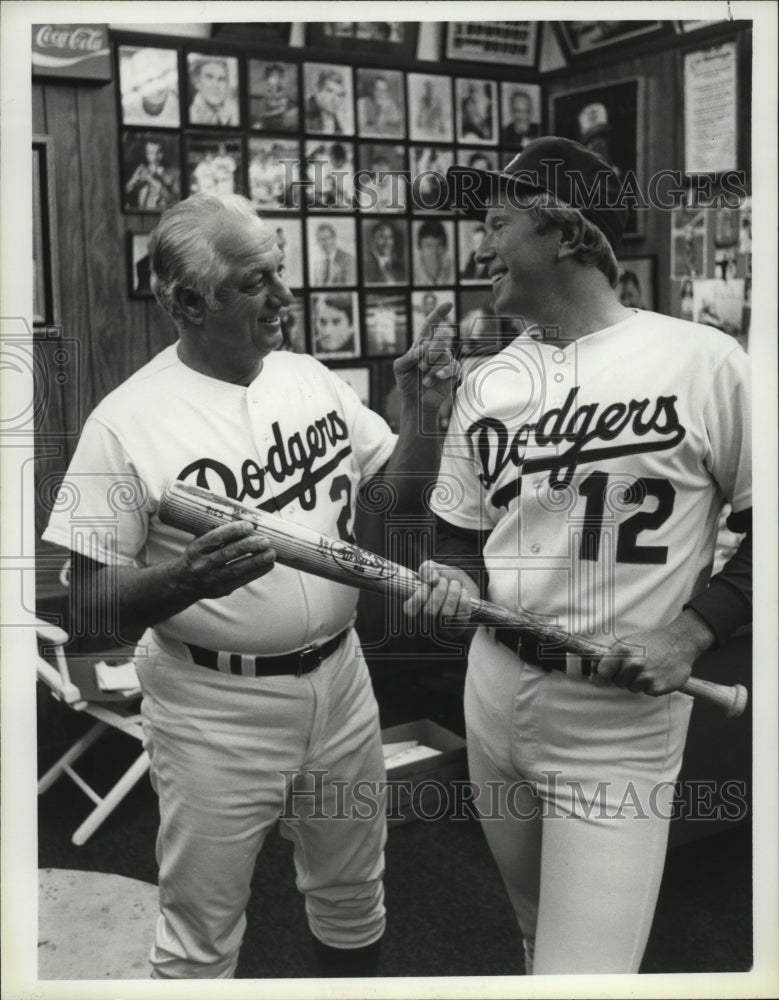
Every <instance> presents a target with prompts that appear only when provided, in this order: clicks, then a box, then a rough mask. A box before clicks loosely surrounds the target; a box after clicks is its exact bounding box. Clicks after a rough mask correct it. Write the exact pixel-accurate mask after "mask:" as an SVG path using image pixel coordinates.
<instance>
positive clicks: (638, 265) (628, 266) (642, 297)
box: [616, 256, 657, 312]
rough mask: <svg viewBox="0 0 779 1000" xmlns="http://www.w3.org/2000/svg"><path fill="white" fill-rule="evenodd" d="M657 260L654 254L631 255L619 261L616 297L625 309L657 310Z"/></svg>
mask: <svg viewBox="0 0 779 1000" xmlns="http://www.w3.org/2000/svg"><path fill="white" fill-rule="evenodd" d="M656 269H657V260H656V258H655V257H654V256H648V257H631V258H630V259H623V260H620V261H619V278H618V280H617V288H616V292H617V298H618V299H619V301H620V302H621V303H622V305H623V306H625V307H626V308H627V309H647V310H649V311H650V312H655V311H656V310H657V298H656V291H655V288H656V278H655V271H656Z"/></svg>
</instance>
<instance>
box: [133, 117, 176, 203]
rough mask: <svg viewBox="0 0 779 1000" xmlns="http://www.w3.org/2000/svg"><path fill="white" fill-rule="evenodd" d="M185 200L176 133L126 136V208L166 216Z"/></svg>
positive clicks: (145, 133)
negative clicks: (161, 213) (180, 201)
mask: <svg viewBox="0 0 779 1000" xmlns="http://www.w3.org/2000/svg"><path fill="white" fill-rule="evenodd" d="M180 199H181V168H180V165H179V137H178V133H176V132H134V131H129V130H128V131H123V132H122V208H123V210H124V211H125V212H155V213H159V212H164V211H165V209H166V208H170V206H171V205H175V204H176V202H177V201H179V200H180Z"/></svg>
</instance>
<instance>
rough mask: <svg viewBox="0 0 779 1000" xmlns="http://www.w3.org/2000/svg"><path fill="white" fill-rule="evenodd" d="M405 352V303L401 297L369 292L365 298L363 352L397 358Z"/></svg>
mask: <svg viewBox="0 0 779 1000" xmlns="http://www.w3.org/2000/svg"><path fill="white" fill-rule="evenodd" d="M407 349H408V303H407V301H406V296H405V295H382V294H380V293H378V292H369V293H368V294H367V295H366V297H365V353H366V354H368V355H370V356H374V355H386V354H393V355H400V354H404V353H405V352H406V350H407Z"/></svg>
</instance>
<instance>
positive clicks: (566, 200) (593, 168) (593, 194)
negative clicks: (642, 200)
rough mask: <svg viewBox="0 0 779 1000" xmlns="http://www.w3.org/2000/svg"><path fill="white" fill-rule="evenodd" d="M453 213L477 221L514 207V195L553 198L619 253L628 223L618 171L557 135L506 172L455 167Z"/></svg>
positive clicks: (450, 177)
mask: <svg viewBox="0 0 779 1000" xmlns="http://www.w3.org/2000/svg"><path fill="white" fill-rule="evenodd" d="M446 177H447V181H448V184H449V195H450V204H451V206H452V208H454V209H456V210H457V211H460V212H463V213H464V214H465V215H466V216H469V217H470V218H475V219H484V216H485V215H486V213H487V209H489V208H493V207H496V206H498V205H501V204H503V205H505V204H512V195H513V196H514V197H515V198H516V197H517V196H518V195H519V194H528V193H531V194H532V193H533V192H535V193H537V194H541V193H544V192H546V193H548V194H551V195H553V196H554V197H555V198H556V199H557V200H558V201H559V202H561V203H563V204H564V205H568V206H569V207H571V208H577V209H578V210H579V211H580V212H581V213H582V215H583V216H584V218H585V219H587V220H588V221H589V222H591V223H592V224H593V225H595V226H597V227H598V229H600V230H601V232H602V233H603V235H604V236H605V237H606V239H607V240H608V241H609V243H610V244H611V246H612V249H614V250H615V251H616V249H617V247H618V246H619V242H620V240H621V239H622V234H623V232H624V231H625V223H626V222H627V208H626V207H625V205H624V200H623V198H622V196H621V187H622V185H621V183H620V179H619V177H618V176H617V174H616V172H615V170H614V168H613V167H612V166H611V165H610V164H609V163H607V162H606V160H604V159H603V157H602V156H598V155H597V153H593V152H591V151H590V150H589V149H587V148H586V147H584V146H582V145H581V143H578V142H574V141H573V140H572V139H563V138H561V137H559V136H556V135H549V136H543V137H542V138H540V139H535V140H533V142H531V143H530V144H529V145H528V146H526V147H525V149H523V150H522V152H521V153H519V154H518V155H517V156H515V157H514V159H513V160H512V161H511V162H510V163H509V164H508V165H507V166H506V167H504V168H503V170H475V169H474V168H473V167H462V166H453V167H450V168H449V169H448V170H447V172H446Z"/></svg>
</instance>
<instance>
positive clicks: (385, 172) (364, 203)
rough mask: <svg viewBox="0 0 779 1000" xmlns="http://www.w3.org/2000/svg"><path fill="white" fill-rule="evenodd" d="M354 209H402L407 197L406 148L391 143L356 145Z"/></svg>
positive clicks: (365, 210) (398, 210) (378, 210)
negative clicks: (356, 173) (356, 167)
mask: <svg viewBox="0 0 779 1000" xmlns="http://www.w3.org/2000/svg"><path fill="white" fill-rule="evenodd" d="M357 164H358V168H359V173H358V175H357V177H356V178H355V181H356V185H355V201H354V206H355V208H358V209H360V210H361V211H363V212H402V211H404V209H405V208H406V203H407V200H408V179H407V177H406V150H405V147H404V146H401V145H393V144H392V143H388V142H372V143H366V142H361V143H360V144H359V145H358V147H357Z"/></svg>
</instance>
